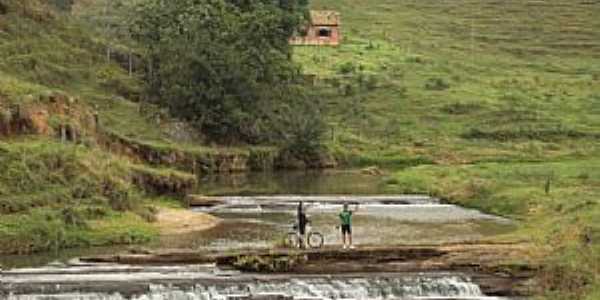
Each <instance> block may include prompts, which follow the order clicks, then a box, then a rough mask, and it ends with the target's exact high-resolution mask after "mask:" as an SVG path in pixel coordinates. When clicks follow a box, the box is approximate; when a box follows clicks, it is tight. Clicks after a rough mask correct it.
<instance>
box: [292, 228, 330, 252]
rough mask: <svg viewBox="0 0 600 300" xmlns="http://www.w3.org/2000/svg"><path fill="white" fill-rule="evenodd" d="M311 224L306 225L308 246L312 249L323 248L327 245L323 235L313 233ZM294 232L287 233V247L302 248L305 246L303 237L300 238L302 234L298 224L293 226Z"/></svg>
mask: <svg viewBox="0 0 600 300" xmlns="http://www.w3.org/2000/svg"><path fill="white" fill-rule="evenodd" d="M311 227H312V226H310V225H309V224H307V225H306V233H305V234H304V236H305V237H306V244H307V245H308V246H309V247H310V248H312V249H317V248H321V247H323V244H324V243H325V238H324V237H323V234H321V233H320V232H317V231H312V230H311V229H312V228H311ZM292 228H293V229H292V231H290V232H288V233H287V236H286V238H285V245H286V246H287V247H289V248H301V246H302V245H303V240H302V236H300V232H299V230H298V224H294V225H293V226H292Z"/></svg>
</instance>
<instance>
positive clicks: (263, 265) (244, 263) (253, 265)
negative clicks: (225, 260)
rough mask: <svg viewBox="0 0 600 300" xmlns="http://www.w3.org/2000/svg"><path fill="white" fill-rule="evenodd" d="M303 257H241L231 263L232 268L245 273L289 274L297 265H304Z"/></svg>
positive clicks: (305, 259) (304, 257)
mask: <svg viewBox="0 0 600 300" xmlns="http://www.w3.org/2000/svg"><path fill="white" fill-rule="evenodd" d="M306 261H307V257H306V256H304V255H291V254H290V255H287V256H282V257H275V256H268V257H262V256H257V255H248V256H246V255H241V256H238V257H237V258H236V260H235V261H234V262H233V266H234V267H235V268H236V269H238V270H240V271H245V272H262V273H280V272H291V271H293V270H294V268H295V267H297V266H298V265H300V264H302V263H305V262H306Z"/></svg>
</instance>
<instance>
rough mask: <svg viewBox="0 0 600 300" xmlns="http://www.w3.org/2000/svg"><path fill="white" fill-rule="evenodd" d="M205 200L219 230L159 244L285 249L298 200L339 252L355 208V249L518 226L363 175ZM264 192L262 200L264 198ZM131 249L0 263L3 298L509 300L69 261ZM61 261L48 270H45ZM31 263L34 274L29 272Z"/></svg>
mask: <svg viewBox="0 0 600 300" xmlns="http://www.w3.org/2000/svg"><path fill="white" fill-rule="evenodd" d="M202 182H203V184H202V186H203V189H202V190H200V191H198V193H202V194H212V195H220V196H219V198H217V199H218V200H219V201H221V203H222V204H221V205H218V206H214V207H196V208H193V210H195V211H199V212H203V213H210V214H213V215H215V216H218V217H220V218H222V219H223V220H224V221H223V222H221V224H220V225H218V226H217V227H215V228H213V229H210V230H207V231H203V232H196V233H190V234H184V235H176V236H165V237H163V238H161V241H160V242H159V243H157V244H155V245H148V247H150V248H151V247H157V248H165V247H167V248H171V249H172V248H185V249H190V248H191V249H198V250H206V249H211V250H215V249H217V250H220V249H233V248H240V249H241V248H260V247H271V246H276V245H278V244H280V242H281V241H282V240H283V238H284V237H285V235H286V233H287V232H289V231H290V229H291V226H290V225H291V224H292V223H293V222H294V218H295V216H294V213H295V209H296V206H297V203H298V201H303V202H304V203H305V205H306V208H307V212H308V216H309V218H310V220H311V222H312V229H313V230H314V231H318V232H320V233H322V234H323V236H324V237H325V245H326V246H329V247H335V246H339V244H340V237H339V232H338V229H337V228H336V225H337V223H338V217H337V214H338V212H339V211H340V209H341V207H342V204H343V203H350V204H351V205H350V206H351V208H357V209H358V210H357V212H356V213H355V216H354V220H353V225H354V238H355V244H356V245H357V246H358V247H360V246H364V245H423V244H439V243H448V242H471V241H481V240H485V239H486V238H489V237H493V236H495V235H497V234H502V233H506V232H510V231H511V230H513V229H514V227H515V226H514V224H513V223H512V222H511V221H509V220H506V219H503V218H500V217H496V216H491V215H487V214H483V213H481V212H478V211H476V210H470V209H464V208H461V207H458V206H454V205H448V204H441V203H439V201H438V200H437V199H432V198H429V197H425V196H403V195H401V196H398V195H392V194H390V192H392V191H391V190H389V189H388V188H386V186H385V184H384V183H383V180H382V178H381V177H373V176H366V175H361V174H360V173H357V172H339V171H334V172H328V173H313V172H309V173H274V174H255V175H254V176H253V175H239V176H234V177H212V178H205V179H203V181H202ZM258 195H260V196H258ZM125 249H126V247H113V248H97V249H80V250H69V251H61V252H56V253H45V254H39V255H33V256H27V257H22V256H13V257H4V258H0V263H2V264H3V265H4V266H8V267H13V269H11V270H5V271H4V272H2V275H1V276H2V277H1V278H0V299H14V300H17V299H18V300H21V299H23V300H30V299H205V300H210V299H223V300H228V299H232V300H233V299H262V300H270V299H407V300H408V299H411V300H412V299H503V298H495V297H488V296H486V295H484V294H483V293H482V292H481V290H480V288H479V287H478V286H477V285H476V284H474V283H473V282H472V281H471V278H470V276H469V275H467V274H460V273H424V274H354V275H344V276H341V275H333V274H332V275H328V276H307V275H302V274H296V275H291V274H288V275H272V276H265V275H256V274H239V273H236V272H231V271H221V270H218V269H216V268H215V267H214V266H152V267H132V266H114V265H69V264H68V261H69V259H70V258H73V257H76V256H82V255H90V254H93V255H95V254H114V253H115V252H118V251H123V250H125ZM51 260H58V261H57V262H54V263H53V264H51V265H50V266H49V267H40V266H41V265H44V264H46V263H47V262H49V261H51ZM24 267H33V268H24Z"/></svg>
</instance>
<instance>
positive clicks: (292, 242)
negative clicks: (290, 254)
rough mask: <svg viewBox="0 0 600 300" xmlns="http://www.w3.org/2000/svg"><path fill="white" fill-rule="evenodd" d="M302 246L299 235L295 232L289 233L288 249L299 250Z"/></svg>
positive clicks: (287, 237) (286, 238) (286, 243)
mask: <svg viewBox="0 0 600 300" xmlns="http://www.w3.org/2000/svg"><path fill="white" fill-rule="evenodd" d="M299 244H300V241H299V238H298V234H297V233H295V232H289V233H288V234H287V236H286V237H285V246H286V247H288V248H298V246H299Z"/></svg>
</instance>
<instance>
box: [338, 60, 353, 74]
mask: <svg viewBox="0 0 600 300" xmlns="http://www.w3.org/2000/svg"><path fill="white" fill-rule="evenodd" d="M338 72H339V73H340V74H343V75H348V74H352V73H355V72H356V65H355V64H354V63H352V62H345V63H343V64H341V65H340V66H339V67H338Z"/></svg>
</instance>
